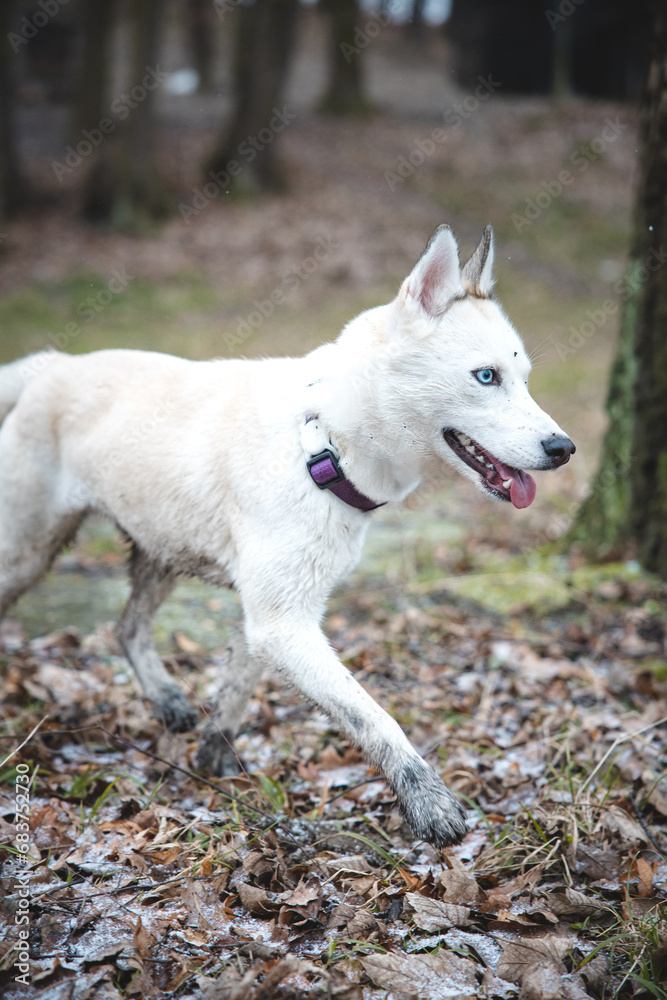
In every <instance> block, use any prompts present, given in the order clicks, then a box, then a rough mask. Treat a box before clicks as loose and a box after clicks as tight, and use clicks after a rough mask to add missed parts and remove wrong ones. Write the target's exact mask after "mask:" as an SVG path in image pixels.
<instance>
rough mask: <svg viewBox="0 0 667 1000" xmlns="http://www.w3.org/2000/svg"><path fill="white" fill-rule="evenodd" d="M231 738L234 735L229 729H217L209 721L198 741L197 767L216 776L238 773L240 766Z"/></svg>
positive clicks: (232, 738)
mask: <svg viewBox="0 0 667 1000" xmlns="http://www.w3.org/2000/svg"><path fill="white" fill-rule="evenodd" d="M233 740H234V736H233V734H232V733H231V732H230V731H229V730H227V729H222V730H220V729H217V728H216V727H215V726H213V725H211V724H210V723H209V724H208V725H207V726H206V729H205V730H204V732H203V734H202V738H201V740H200V741H199V749H198V751H197V767H199V768H201V769H202V771H208V772H209V774H214V775H216V777H218V778H227V777H233V776H234V775H235V774H239V772H240V770H241V768H240V767H239V761H238V757H237V756H236V754H235V752H234V743H233Z"/></svg>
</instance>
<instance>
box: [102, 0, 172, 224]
mask: <svg viewBox="0 0 667 1000" xmlns="http://www.w3.org/2000/svg"><path fill="white" fill-rule="evenodd" d="M165 6H166V0H132V4H131V5H130V8H129V9H130V19H131V20H130V30H131V50H132V54H131V60H130V79H129V85H128V88H127V91H126V92H124V93H123V94H121V95H117V96H116V97H114V100H113V101H112V102H111V108H112V111H113V112H114V114H115V115H116V122H117V123H118V124H117V127H116V128H115V131H114V133H113V135H111V136H110V137H109V138H108V139H107V140H105V142H104V143H103V145H102V146H101V147H100V149H99V151H98V154H97V160H96V162H95V165H94V167H93V169H92V170H91V171H90V174H89V176H88V179H87V183H86V187H85V194H84V215H86V217H87V218H90V219H95V220H105V221H109V222H110V223H111V224H112V225H113V226H115V227H117V228H121V229H136V228H139V227H141V226H143V225H147V224H150V223H151V222H152V221H153V220H155V219H159V218H162V217H164V216H165V215H166V214H168V212H169V210H170V209H171V207H172V202H171V199H170V197H169V196H168V194H167V192H166V189H165V187H164V184H163V182H162V179H161V177H160V173H159V170H158V167H157V153H156V136H155V132H156V126H155V97H156V93H157V90H158V89H159V87H160V85H161V83H162V81H163V79H164V74H163V72H162V70H161V68H160V66H159V51H160V39H161V28H162V25H163V23H164V14H165Z"/></svg>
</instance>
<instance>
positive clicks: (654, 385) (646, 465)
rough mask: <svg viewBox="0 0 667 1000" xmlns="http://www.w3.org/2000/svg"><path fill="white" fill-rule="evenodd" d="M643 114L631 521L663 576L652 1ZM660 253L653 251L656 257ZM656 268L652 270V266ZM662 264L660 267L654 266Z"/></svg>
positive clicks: (664, 320)
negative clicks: (639, 290) (640, 284)
mask: <svg viewBox="0 0 667 1000" xmlns="http://www.w3.org/2000/svg"><path fill="white" fill-rule="evenodd" d="M653 40H654V46H655V48H654V51H653V54H652V59H651V65H650V70H649V75H648V84H647V89H646V96H645V99H644V102H643V109H642V110H643V113H642V139H643V141H642V150H643V157H642V159H643V162H642V165H641V174H640V184H639V198H638V202H637V224H636V236H635V258H636V259H638V260H639V261H640V266H641V267H643V268H645V270H642V271H641V272H640V274H639V278H640V279H645V280H644V282H643V284H642V286H641V297H640V302H639V310H638V315H637V327H636V334H635V344H636V354H637V377H636V388H635V425H634V436H633V449H632V457H633V462H632V465H631V467H630V481H631V491H632V498H631V504H630V521H631V525H632V531H633V535H634V538H635V539H636V542H637V545H638V553H639V558H640V561H641V562H642V563H643V565H644V566H646V568H647V569H650V570H654V571H655V572H657V573H660V574H661V575H662V576H664V577H667V267H665V263H667V262H666V261H662V260H661V255H663V254H664V247H665V246H666V245H667V62H666V61H665V53H666V52H667V9H666V8H665V4H664V3H659V4H656V17H655V22H654V31H653ZM656 254H657V255H659V256H656ZM652 265H653V266H656V267H657V269H656V270H651V267H652ZM660 265H661V266H660Z"/></svg>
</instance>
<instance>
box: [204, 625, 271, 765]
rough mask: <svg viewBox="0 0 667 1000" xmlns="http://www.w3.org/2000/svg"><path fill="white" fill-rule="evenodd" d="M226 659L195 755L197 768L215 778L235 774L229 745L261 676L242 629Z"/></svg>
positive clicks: (235, 758)
mask: <svg viewBox="0 0 667 1000" xmlns="http://www.w3.org/2000/svg"><path fill="white" fill-rule="evenodd" d="M228 653H229V655H228V659H227V662H226V663H225V665H224V667H223V668H222V671H221V675H220V681H219V684H220V687H219V692H218V698H217V702H216V706H215V708H214V710H213V712H212V713H211V716H210V718H209V720H208V722H207V724H206V728H205V730H204V732H203V735H202V738H201V741H200V743H199V751H198V753H197V764H198V765H199V767H201V768H204V769H205V770H207V771H210V772H211V773H212V774H217V775H219V776H223V775H226V774H227V775H229V774H238V771H239V766H238V763H237V757H236V754H235V753H234V747H233V745H232V741H233V739H234V736H235V735H236V733H237V732H238V729H239V726H240V723H241V720H242V718H243V713H244V710H245V707H246V704H247V702H248V698H249V697H250V695H251V694H252V692H253V691H254V689H255V686H256V684H257V682H258V680H259V678H260V676H261V673H262V665H261V664H260V663H259V662H258V661H257V660H255V659H253V658H252V657H251V656H250V655H249V654H248V647H247V645H246V641H245V634H244V631H243V627H242V626H239V628H238V629H237V631H236V632H235V633H234V635H233V636H232V639H231V642H230V644H229V650H228Z"/></svg>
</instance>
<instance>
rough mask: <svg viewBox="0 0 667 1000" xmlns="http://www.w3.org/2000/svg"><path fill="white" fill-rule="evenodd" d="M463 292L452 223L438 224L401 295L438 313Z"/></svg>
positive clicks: (428, 313) (434, 314)
mask: <svg viewBox="0 0 667 1000" xmlns="http://www.w3.org/2000/svg"><path fill="white" fill-rule="evenodd" d="M462 292H463V286H462V285H461V265H460V263H459V248H458V246H457V244H456V240H455V239H454V234H453V232H452V231H451V229H450V228H449V226H444V225H443V226H438V228H437V229H436V231H435V232H434V233H433V236H432V237H431V239H430V240H429V243H428V246H427V247H426V249H425V250H424V253H423V254H422V255H421V257H420V258H419V260H418V261H417V264H416V265H415V267H414V268H413V270H412V272H411V273H410V274H409V275H408V277H407V278H406V279H405V281H404V282H403V285H402V287H401V291H400V293H399V298H401V299H404V300H412V301H413V302H418V303H419V304H420V305H421V307H422V309H423V310H424V311H425V312H426V313H427V315H428V316H434V317H435V316H439V315H441V313H443V312H444V311H445V309H446V308H447V306H448V304H449V303H450V302H451V300H452V299H453V298H454V296H455V295H460V294H461V293H462Z"/></svg>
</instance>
